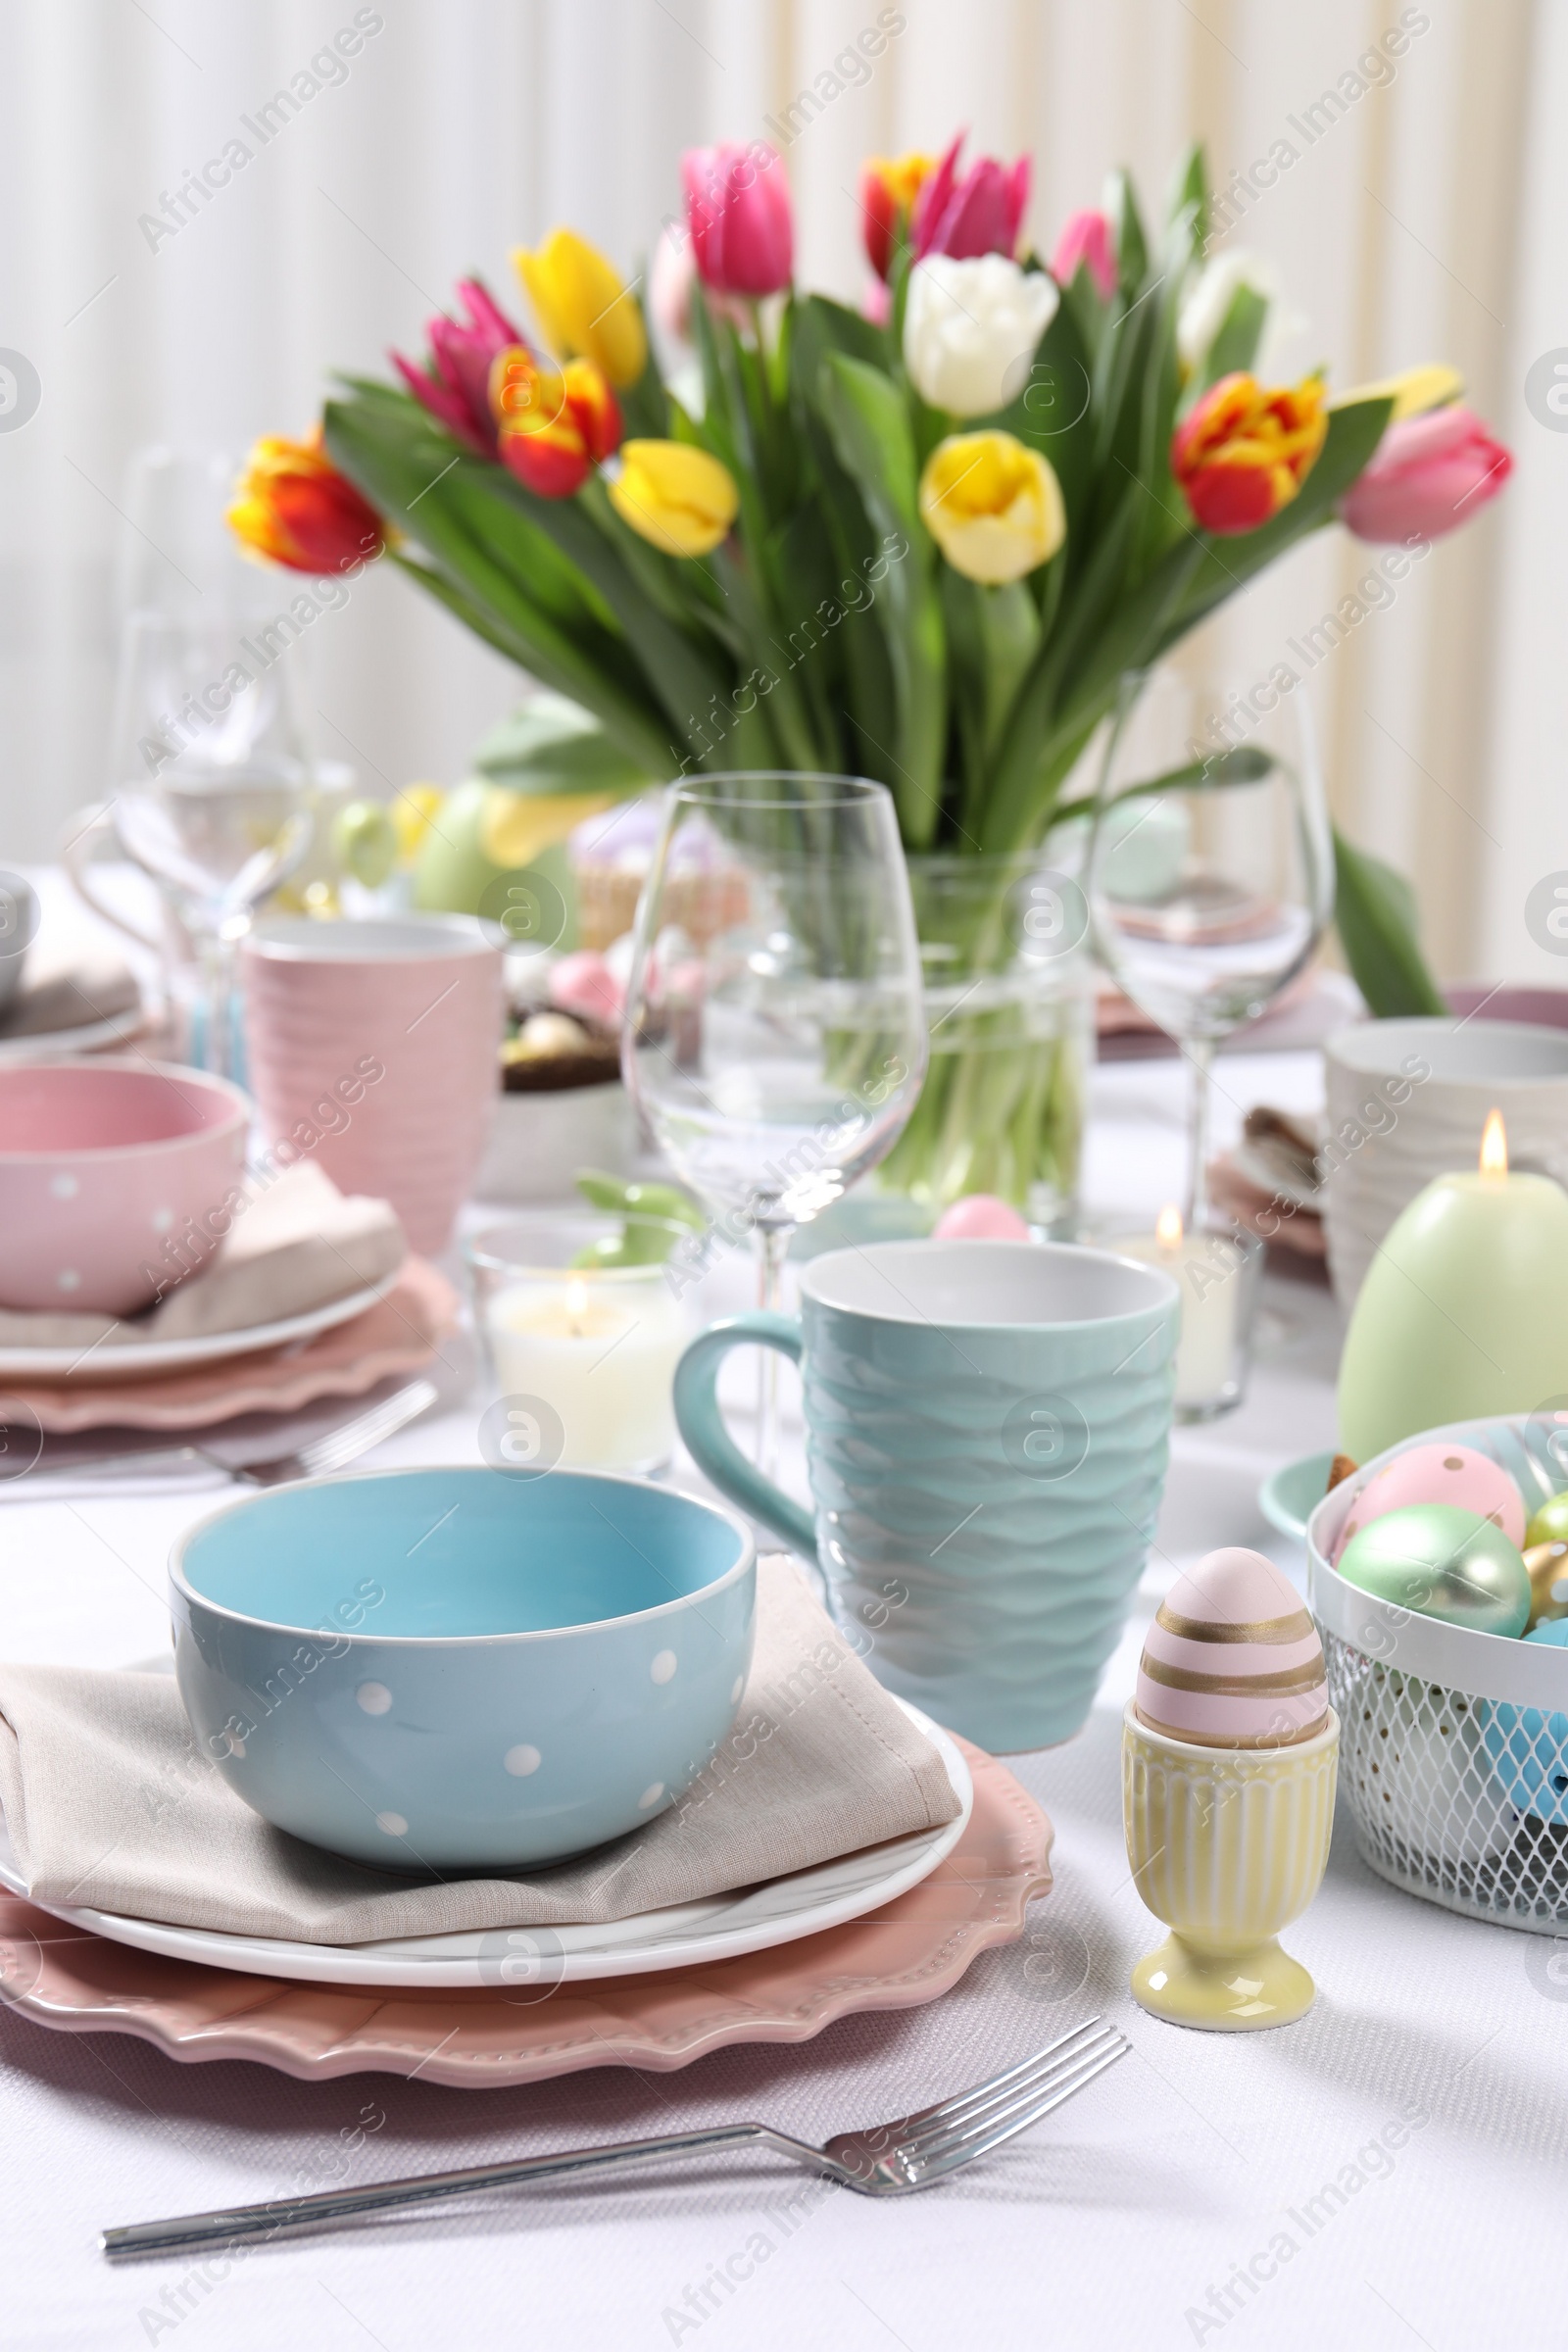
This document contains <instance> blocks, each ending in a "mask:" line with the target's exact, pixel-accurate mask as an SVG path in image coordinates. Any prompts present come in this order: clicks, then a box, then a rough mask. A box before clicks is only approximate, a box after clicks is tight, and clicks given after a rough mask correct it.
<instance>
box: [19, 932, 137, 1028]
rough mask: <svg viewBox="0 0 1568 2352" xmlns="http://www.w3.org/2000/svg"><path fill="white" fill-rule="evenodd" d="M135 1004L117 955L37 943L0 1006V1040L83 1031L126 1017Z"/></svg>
mask: <svg viewBox="0 0 1568 2352" xmlns="http://www.w3.org/2000/svg"><path fill="white" fill-rule="evenodd" d="M140 1002H141V991H140V989H139V988H138V987H137V986H136V981H135V977H134V975H133V974H132V972H131V970H130V968H129V966H128V965H127V964H124V963H123V962H122V961H121V959H120V957H119V956H115V955H112V954H110V953H108V952H100V951H98V950H93V951H91V952H89V953H87V954H85V955H83V954H82V953H81V951H80V950H79V949H75V948H73V949H70V950H67V949H64V948H57V947H54V946H52V945H47V946H46V945H45V943H44V942H43V941H42V940H38V941H35V942H34V944H33V946H32V947H31V948H30V949H29V950H28V952H27V960H26V962H25V965H24V966H23V971H22V978H21V980H20V981H19V982H18V983H17V993H16V995H15V996H14V997H12V998H11V1000H10V1002H9V1003H8V1004H7V1005H5V1006H4V1007H0V1038H11V1037H50V1036H52V1035H53V1034H54V1032H55V1031H56V1030H59V1029H85V1028H87V1027H88V1026H89V1025H90V1024H91V1023H93V1022H95V1021H107V1020H110V1019H112V1018H113V1016H114V1015H115V1014H116V1013H121V1012H130V1011H132V1010H134V1008H135V1006H136V1005H139V1004H140Z"/></svg>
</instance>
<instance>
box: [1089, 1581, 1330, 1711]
mask: <svg viewBox="0 0 1568 2352" xmlns="http://www.w3.org/2000/svg"><path fill="white" fill-rule="evenodd" d="M1134 1706H1135V1708H1136V1710H1137V1713H1138V1716H1139V1719H1140V1721H1141V1722H1143V1723H1146V1724H1147V1725H1148V1726H1149V1729H1150V1730H1151V1731H1152V1732H1163V1733H1164V1734H1165V1735H1166V1737H1167V1738H1169V1739H1172V1740H1190V1741H1191V1742H1192V1743H1193V1744H1194V1745H1195V1746H1199V1747H1249V1748H1258V1747H1294V1746H1295V1745H1296V1744H1297V1743H1298V1742H1299V1740H1310V1739H1312V1738H1314V1737H1315V1736H1316V1734H1317V1733H1319V1732H1321V1731H1322V1730H1323V1728H1324V1726H1325V1724H1326V1723H1327V1721H1328V1712H1329V1694H1328V1686H1327V1684H1326V1683H1325V1682H1324V1679H1323V1644H1322V1643H1321V1642H1319V1640H1318V1638H1317V1629H1316V1627H1315V1626H1314V1625H1313V1623H1312V1620H1311V1618H1310V1616H1309V1615H1308V1614H1307V1610H1306V1607H1305V1604H1304V1602H1303V1601H1302V1599H1301V1596H1300V1594H1299V1593H1298V1592H1297V1590H1296V1587H1295V1586H1294V1585H1293V1584H1292V1583H1291V1581H1290V1579H1289V1578H1288V1577H1286V1576H1283V1575H1282V1574H1281V1572H1280V1571H1279V1569H1278V1568H1276V1567H1275V1565H1274V1563H1273V1561H1272V1560H1266V1559H1265V1558H1264V1557H1263V1555H1262V1553H1261V1552H1260V1551H1248V1550H1245V1549H1244V1548H1243V1547H1242V1546H1241V1545H1239V1544H1229V1545H1227V1546H1226V1547H1225V1548H1224V1549H1223V1550H1220V1551H1211V1552H1209V1553H1208V1554H1207V1555H1206V1556H1205V1557H1204V1558H1203V1559H1201V1560H1200V1561H1199V1563H1198V1565H1197V1566H1196V1568H1190V1569H1187V1570H1185V1571H1184V1572H1183V1573H1182V1574H1181V1575H1180V1576H1178V1577H1177V1579H1176V1582H1175V1583H1174V1584H1173V1585H1172V1587H1171V1589H1170V1591H1169V1593H1167V1594H1166V1596H1165V1598H1164V1600H1163V1601H1162V1602H1161V1603H1160V1606H1159V1610H1158V1613H1157V1614H1156V1616H1155V1618H1154V1622H1153V1624H1152V1626H1151V1627H1150V1629H1149V1636H1148V1639H1147V1641H1146V1642H1145V1643H1144V1654H1143V1657H1142V1659H1141V1661H1140V1663H1139V1668H1138V1690H1137V1695H1136V1697H1135V1700H1134Z"/></svg>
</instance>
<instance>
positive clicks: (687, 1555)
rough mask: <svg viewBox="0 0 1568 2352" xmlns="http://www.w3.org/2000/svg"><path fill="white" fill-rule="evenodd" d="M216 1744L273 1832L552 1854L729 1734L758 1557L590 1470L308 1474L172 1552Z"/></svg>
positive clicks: (690, 1769)
mask: <svg viewBox="0 0 1568 2352" xmlns="http://www.w3.org/2000/svg"><path fill="white" fill-rule="evenodd" d="M170 1586H171V1603H172V1614H173V1620H174V1669H175V1673H176V1674H177V1676H178V1678H179V1689H180V1695H181V1697H182V1698H183V1699H184V1702H185V1711H186V1713H187V1714H188V1715H189V1717H190V1721H191V1726H192V1729H193V1731H194V1733H195V1737H196V1741H197V1745H198V1747H199V1749H200V1751H201V1753H202V1754H203V1755H205V1756H208V1757H210V1758H211V1759H212V1761H213V1762H214V1764H215V1765H216V1766H217V1768H218V1770H219V1771H220V1772H221V1773H222V1775H223V1778H224V1779H225V1780H226V1781H227V1783H228V1785H229V1787H230V1788H231V1789H233V1791H234V1793H235V1795H236V1796H240V1797H243V1798H244V1800H245V1802H246V1803H247V1804H248V1805H250V1806H252V1807H253V1808H254V1809H255V1811H256V1812H258V1813H260V1814H261V1816H262V1817H263V1819H264V1820H265V1821H269V1822H270V1823H271V1824H272V1825H273V1827H274V1828H276V1829H279V1830H286V1831H288V1832H289V1833H290V1834H291V1835H292V1836H293V1837H296V1838H307V1839H309V1840H310V1842H311V1843H312V1844H314V1845H319V1846H325V1847H327V1848H328V1849H329V1850H330V1851H331V1852H333V1853H336V1854H344V1855H347V1856H349V1857H350V1858H351V1859H352V1860H354V1861H356V1862H366V1863H369V1864H371V1865H372V1866H373V1867H376V1868H379V1869H382V1870H393V1871H408V1872H420V1871H438V1872H443V1873H451V1872H453V1871H462V1872H466V1873H470V1874H471V1873H473V1872H481V1871H485V1870H498V1869H506V1870H510V1869H516V1868H519V1867H522V1866H525V1865H533V1864H539V1863H547V1862H558V1861H561V1860H562V1859H564V1857H565V1856H566V1855H568V1854H577V1853H582V1852H585V1851H586V1850H587V1849H588V1848H589V1847H591V1846H596V1845H602V1844H603V1843H604V1842H605V1840H606V1839H607V1838H617V1837H619V1836H621V1835H622V1833H624V1832H625V1831H627V1830H634V1829H636V1828H638V1827H639V1826H640V1825H641V1824H642V1823H644V1822H646V1821H651V1820H653V1819H654V1818H655V1816H656V1815H657V1814H659V1813H662V1811H663V1810H664V1809H665V1808H666V1807H667V1806H668V1805H670V1804H672V1803H673V1802H674V1801H675V1799H676V1798H677V1797H678V1796H679V1795H680V1794H681V1792H682V1791H683V1790H684V1789H686V1788H688V1787H689V1786H690V1784H691V1782H692V1781H693V1780H695V1778H696V1777H697V1775H698V1773H699V1772H701V1770H702V1769H703V1767H704V1765H705V1764H706V1763H707V1762H708V1760H709V1758H710V1757H711V1755H712V1753H713V1751H714V1749H715V1748H716V1747H717V1745H718V1743H719V1741H720V1740H723V1739H724V1738H725V1736H726V1735H727V1734H728V1732H729V1731H730V1729H731V1727H732V1725H733V1723H734V1720H735V1714H736V1710H737V1708H738V1706H739V1704H740V1698H741V1692H742V1691H743V1689H744V1687H745V1682H746V1676H747V1673H748V1670H749V1668H750V1666H751V1658H752V1642H753V1634H754V1624H755V1616H756V1602H757V1559H756V1548H755V1545H754V1544H753V1542H752V1538H751V1536H750V1534H749V1532H748V1531H747V1528H746V1527H745V1525H744V1523H743V1522H742V1521H741V1520H740V1519H739V1518H737V1517H736V1516H735V1515H734V1513H733V1512H730V1511H727V1510H725V1509H723V1508H722V1507H721V1506H719V1505H716V1504H713V1503H710V1502H703V1501H699V1500H698V1499H697V1498H696V1497H694V1496H692V1495H680V1494H676V1493H674V1492H672V1491H671V1490H670V1489H668V1488H664V1487H656V1486H652V1485H650V1484H648V1483H647V1482H646V1481H645V1480H642V1479H635V1478H613V1477H611V1476H608V1475H606V1474H604V1473H600V1472H594V1471H566V1470H553V1471H551V1472H549V1473H548V1474H547V1475H543V1476H541V1475H538V1474H533V1475H529V1474H528V1473H526V1472H509V1471H504V1470H489V1469H441V1470H397V1471H391V1472H387V1473H383V1474H381V1475H379V1476H367V1477H351V1478H341V1477H340V1478H327V1479H309V1480H303V1481H302V1482H301V1483H300V1484H299V1485H297V1486H290V1487H285V1488H279V1489H277V1490H275V1491H273V1492H271V1493H270V1494H265V1495H251V1496H248V1497H247V1498H246V1499H245V1500H244V1501H242V1502H237V1503H232V1504H230V1505H229V1506H228V1507H227V1508H226V1509H224V1510H221V1511H218V1512H216V1513H214V1514H213V1516H212V1517H210V1518H208V1519H205V1520H203V1521H202V1522H201V1523H200V1524H199V1525H198V1526H196V1527H194V1528H191V1529H190V1530H188V1531H187V1533H186V1534H185V1535H184V1536H182V1537H181V1538H180V1540H179V1542H178V1543H177V1544H175V1546H174V1550H173V1554H172V1559H171V1562H170Z"/></svg>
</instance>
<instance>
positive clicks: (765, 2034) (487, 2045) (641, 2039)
mask: <svg viewBox="0 0 1568 2352" xmlns="http://www.w3.org/2000/svg"><path fill="white" fill-rule="evenodd" d="M959 1744H960V1746H961V1747H962V1748H963V1751H964V1754H965V1755H966V1756H967V1757H968V1759H969V1765H970V1769H971V1771H972V1772H973V1774H974V1784H975V1802H974V1811H973V1813H972V1814H971V1816H970V1820H969V1826H968V1828H967V1830H966V1831H965V1832H964V1835H963V1838H962V1839H961V1840H960V1842H959V1843H958V1845H957V1846H956V1849H955V1850H954V1852H953V1853H951V1854H950V1855H949V1856H948V1858H947V1860H946V1861H945V1862H942V1863H940V1864H939V1865H938V1867H937V1868H936V1869H935V1870H934V1871H933V1872H932V1874H931V1876H930V1878H928V1879H926V1880H924V1881H922V1883H921V1884H920V1885H919V1886H918V1887H910V1889H909V1890H908V1892H907V1894H901V1895H900V1896H898V1898H897V1899H896V1900H895V1901H893V1902H891V1903H887V1904H885V1905H884V1906H883V1908H882V1909H881V1910H880V1911H872V1912H868V1913H867V1915H866V1916H865V1918H864V1919H857V1920H852V1921H850V1922H849V1924H848V1925H847V1926H845V1927H841V1928H830V1929H829V1930H828V1931H827V1932H826V1934H824V1935H821V1936H807V1937H805V1938H804V1939H803V1940H802V1941H801V1942H799V1943H787V1944H781V1945H778V1946H776V1947H775V1948H774V1949H773V1950H772V1951H766V1952H753V1953H749V1954H748V1955H747V1956H746V1957H745V1958H744V1959H739V1960H723V1961H719V1962H717V1963H715V1964H714V1965H712V1966H711V1967H706V1968H682V1969H671V1970H670V1971H668V1973H667V1974H665V1975H662V1976H648V1977H620V1978H613V1979H609V1980H607V1981H604V1982H602V1983H596V1984H591V1985H558V1986H556V1988H555V1989H554V1990H553V1991H552V1992H550V1993H549V1994H548V1995H545V1996H544V1997H540V1995H539V1994H538V1993H537V1992H536V1993H535V1994H534V1995H533V1996H532V1997H530V1996H528V1995H527V1994H525V1993H520V1992H516V1991H514V1992H512V1993H511V1994H510V1995H509V1994H508V1992H507V1991H506V1990H505V1989H503V1988H498V1989H497V1990H496V1991H494V1992H490V1991H482V1992H448V1991H435V1990H432V1991H430V1992H401V1991H400V1992H397V1993H395V1994H388V1993H386V1992H382V1991H377V1990H374V1989H372V1988H368V1987H367V1988H366V1989H365V1990H363V1991H359V1990H356V1989H354V1988H353V1987H352V1986H346V1985H297V1984H287V1983H284V1982H283V1981H281V1980H280V1979H277V1978H271V1977H250V1976H238V1975H234V1974H232V1973H230V1972H228V1971H225V1970H222V1969H216V1968H203V1967H201V1966H199V1965H198V1964H197V1963H195V1962H194V1961H189V1960H166V1959H164V1958H162V1957H161V1956H159V1955H157V1954H154V1953H151V1952H139V1951H133V1950H132V1949H131V1948H130V1947H129V1945H127V1944H122V1943H110V1942H108V1941H107V1940H106V1939H105V1938H104V1937H103V1936H89V1935H86V1934H84V1933H83V1932H81V1931H80V1930H78V1929H73V1928H68V1927H65V1926H63V1925H62V1923H61V1922H60V1921H59V1920H55V1919H51V1918H50V1917H49V1915H48V1913H47V1912H43V1911H37V1910H34V1908H33V1907H32V1905H31V1904H30V1903H26V1902H24V1901H23V1900H22V1899H21V1897H20V1896H17V1895H4V1896H0V1998H3V1999H4V2000H5V2002H6V2004H7V2006H8V2007H9V2008H12V2009H14V2010H16V2011H17V2012H18V2013H19V2014H20V2015H21V2016H23V2017H30V2018H32V2019H33V2020H34V2022H35V2023H36V2024H38V2025H41V2026H51V2027H54V2028H56V2029H57V2030H58V2031H60V2032H62V2033H67V2034H104V2033H111V2034H114V2033H119V2034H139V2035H140V2037H141V2038H142V2040H144V2041H150V2042H153V2043H155V2044H156V2045H157V2047H158V2048H159V2049H161V2050H163V2051H164V2052H165V2053H166V2054H167V2055H168V2056H169V2057H171V2058H177V2059H180V2060H182V2061H184V2062H186V2063H199V2062H200V2061H201V2060H203V2059H210V2058H250V2059H255V2060H256V2061H258V2062H259V2063H260V2064H261V2065H263V2066H273V2067H276V2068H278V2069H279V2070H280V2071H281V2072H282V2073H283V2074H286V2075H297V2076H299V2077H301V2078H302V2079H303V2080H305V2081H308V2082H313V2081H316V2080H319V2079H324V2078H325V2077H327V2076H331V2075H353V2074H363V2073H369V2072H373V2073H377V2074H389V2075H415V2074H417V2075H418V2076H420V2077H421V2078H422V2080H423V2081H425V2082H454V2083H458V2084H462V2085H466V2086H468V2087H480V2088H483V2087H487V2086H489V2085H491V2084H507V2083H514V2082H544V2081H547V2080H548V2079H549V2078H550V2077H551V2076H554V2075H570V2074H576V2073H578V2072H580V2071H581V2070H582V2069H583V2068H585V2067H592V2066H637V2067H644V2068H651V2069H653V2070H654V2071H655V2072H656V2073H666V2074H667V2073H670V2072H672V2071H673V2070H674V2069H675V2068H677V2067H682V2066H689V2065H690V2064H691V2062H692V2060H693V2059H694V2058H701V2057H703V2056H704V2055H705V2054H706V2053H707V2052H708V2051H709V2050H716V2049H721V2048H722V2047H723V2046H724V2045H725V2044H726V2043H728V2042H736V2041H809V2040H810V2038H811V2036H812V2035H813V2034H820V2033H821V2032H822V2029H823V2028H824V2027H825V2026H829V2025H831V2024H832V2022H833V2020H834V2019H835V2018H838V2017H845V2016H847V2015H849V2014H850V2012H851V2011H853V2010H858V2009H912V2008H917V2007H918V2006H919V2005H920V2004H921V2003H922V2002H925V2001H934V2000H936V1999H937V1998H938V1997H939V1995H940V1994H942V1993H944V1992H947V1991H948V1990H949V1989H950V1988H951V1987H952V1986H953V1985H956V1983H957V1981H958V1979H959V1978H960V1977H961V1976H962V1975H963V1972H964V1970H965V1969H966V1968H967V1967H968V1966H969V1964H970V1962H971V1961H972V1960H973V1959H975V1957H976V1956H977V1955H978V1954H979V1953H980V1952H983V1951H985V1950H986V1949H987V1947H988V1946H989V1945H991V1944H995V1943H1011V1942H1012V1941H1013V1940H1014V1939H1015V1938H1016V1937H1017V1936H1019V1935H1021V1934H1022V1932H1023V1924H1024V1910H1025V1907H1026V1905H1027V1904H1028V1903H1029V1902H1030V1901H1031V1900H1032V1898H1033V1897H1034V1896H1036V1895H1039V1894H1045V1893H1048V1892H1049V1891H1050V1887H1051V1871H1050V1868H1049V1857H1050V1853H1051V1844H1052V1838H1053V1836H1054V1832H1053V1830H1052V1827H1051V1823H1050V1822H1049V1821H1048V1820H1047V1818H1046V1816H1045V1814H1044V1813H1043V1812H1042V1811H1041V1809H1040V1807H1039V1806H1038V1805H1037V1804H1036V1803H1035V1801H1034V1799H1033V1797H1031V1796H1030V1795H1029V1794H1028V1793H1027V1791H1026V1790H1024V1789H1021V1788H1020V1787H1019V1785H1018V1783H1017V1782H1016V1781H1015V1780H1014V1779H1013V1777H1012V1775H1011V1773H1010V1772H1008V1771H1007V1769H1006V1767H1005V1765H1003V1764H999V1763H998V1762H997V1761H996V1759H995V1757H993V1756H988V1755H986V1754H985V1752H984V1751H983V1750H982V1749H980V1748H977V1747H971V1746H970V1744H969V1742H968V1741H967V1740H961V1741H960V1742H959Z"/></svg>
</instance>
